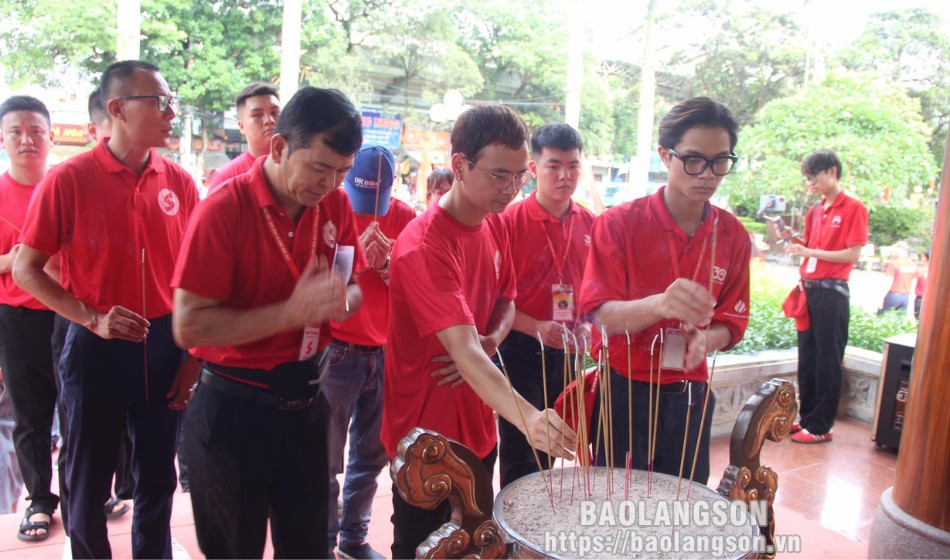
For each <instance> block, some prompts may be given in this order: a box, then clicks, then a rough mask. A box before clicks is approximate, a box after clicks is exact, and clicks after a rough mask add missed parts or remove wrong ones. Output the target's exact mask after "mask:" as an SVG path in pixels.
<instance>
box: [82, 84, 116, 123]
mask: <svg viewBox="0 0 950 560" xmlns="http://www.w3.org/2000/svg"><path fill="white" fill-rule="evenodd" d="M88 107H89V121H90V122H94V123H96V124H99V123H100V122H102V121H103V120H104V119H109V122H112V115H110V114H109V111H106V104H105V103H104V102H103V101H102V90H101V89H100V88H96V89H94V90H92V93H90V94H89V105H88Z"/></svg>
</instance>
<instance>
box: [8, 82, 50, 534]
mask: <svg viewBox="0 0 950 560" xmlns="http://www.w3.org/2000/svg"><path fill="white" fill-rule="evenodd" d="M0 134H2V136H0V147H2V148H3V150H4V151H6V152H7V155H8V156H9V158H10V170H9V171H7V172H6V173H4V174H3V175H2V176H0V370H3V384H4V387H5V390H6V398H7V399H9V400H10V404H11V405H12V408H13V420H14V421H15V422H16V423H15V424H14V428H13V444H14V447H15V449H16V457H17V462H18V463H19V466H20V472H21V473H22V475H23V482H24V483H25V484H26V489H27V492H28V494H29V495H28V499H29V501H30V505H29V507H28V508H27V510H26V514H25V515H24V516H23V522H22V523H21V524H20V529H19V531H18V532H17V537H18V538H19V539H20V540H25V541H42V540H46V539H47V537H49V523H50V517H51V516H52V515H53V512H54V511H56V507H57V506H58V505H59V498H58V497H57V496H56V494H54V493H53V492H52V491H51V489H50V485H51V484H52V477H53V466H52V453H51V452H50V434H51V430H52V427H53V415H54V414H55V410H56V399H57V395H58V389H57V387H58V385H59V384H58V383H57V379H56V375H57V374H56V364H55V363H54V356H53V346H52V341H53V332H54V326H53V325H54V321H55V316H56V314H55V313H53V312H52V311H50V310H49V308H48V307H47V306H45V305H43V304H42V303H40V302H39V301H37V299H36V298H34V297H33V296H32V295H31V294H29V293H27V292H25V291H23V289H21V288H20V287H19V286H17V285H16V284H15V283H14V282H13V275H12V274H11V271H12V270H13V261H14V258H15V257H16V254H17V252H18V251H19V249H20V245H19V244H18V238H19V236H20V232H21V231H22V229H23V222H24V220H25V218H26V210H27V207H29V205H30V199H31V198H32V196H33V192H34V189H35V188H36V185H37V183H39V182H40V181H41V180H42V179H43V177H45V176H46V158H47V156H48V155H49V150H50V146H52V143H53V133H52V131H51V127H50V116H49V111H48V110H47V109H46V106H45V105H43V102H42V101H40V100H39V99H36V98H35V97H29V96H25V95H17V96H14V97H11V98H9V99H7V100H6V101H4V102H3V104H2V105H0Z"/></svg>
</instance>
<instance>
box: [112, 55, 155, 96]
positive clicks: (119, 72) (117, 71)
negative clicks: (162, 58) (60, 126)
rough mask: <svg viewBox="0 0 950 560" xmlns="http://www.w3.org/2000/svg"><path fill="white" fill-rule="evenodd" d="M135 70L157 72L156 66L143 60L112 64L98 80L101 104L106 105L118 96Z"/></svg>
mask: <svg viewBox="0 0 950 560" xmlns="http://www.w3.org/2000/svg"><path fill="white" fill-rule="evenodd" d="M136 70H145V71H146V72H158V66H155V65H154V64H152V63H151V62H145V61H144V60H123V61H121V62H116V63H115V64H112V65H111V66H109V67H108V68H106V71H105V72H103V73H102V80H100V82H99V83H100V89H101V90H102V93H100V95H102V104H103V106H104V105H106V104H107V103H108V102H109V100H110V99H115V98H116V97H118V96H119V93H120V92H119V90H120V89H121V88H122V86H124V85H127V84H128V81H129V79H130V78H131V77H132V75H133V74H135V71H136Z"/></svg>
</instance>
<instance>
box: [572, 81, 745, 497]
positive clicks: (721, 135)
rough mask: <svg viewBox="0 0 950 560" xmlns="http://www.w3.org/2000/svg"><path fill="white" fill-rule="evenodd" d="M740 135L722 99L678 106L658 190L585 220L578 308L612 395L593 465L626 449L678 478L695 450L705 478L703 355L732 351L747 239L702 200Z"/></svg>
mask: <svg viewBox="0 0 950 560" xmlns="http://www.w3.org/2000/svg"><path fill="white" fill-rule="evenodd" d="M737 129H738V124H737V122H736V120H735V119H734V118H733V116H732V114H731V113H730V112H729V110H728V109H727V108H726V107H725V106H723V105H722V104H720V103H717V102H715V101H713V100H711V99H709V98H705V97H698V98H693V99H688V100H686V101H683V102H680V103H679V104H677V105H676V106H675V107H673V108H672V109H671V110H670V112H669V113H667V114H666V116H664V117H663V119H662V120H661V121H660V130H659V146H658V148H657V151H658V152H659V154H660V157H661V158H662V160H663V163H664V165H665V166H666V167H667V169H668V170H669V180H668V182H667V184H666V185H665V186H664V187H662V188H661V189H660V190H659V191H657V192H656V193H655V194H653V195H650V196H648V197H645V198H640V199H637V200H634V201H631V202H628V203H626V204H622V205H620V206H617V207H614V208H612V209H610V210H608V211H607V212H605V213H604V214H602V215H600V216H599V217H598V218H597V220H596V221H595V222H594V227H593V233H592V241H591V250H590V255H589V257H588V260H587V269H586V271H585V274H584V284H583V286H582V288H581V311H582V312H583V313H590V314H591V316H592V317H593V322H594V324H595V326H596V327H597V328H595V343H594V352H595V354H596V353H597V352H599V351H600V350H601V349H602V348H603V347H604V345H605V342H604V341H603V340H602V339H601V336H600V332H599V331H600V329H605V330H606V333H607V335H608V340H607V341H606V343H607V344H609V348H608V350H609V352H607V353H606V355H609V358H610V361H609V364H608V365H609V370H610V371H609V375H610V383H609V386H610V387H611V390H612V393H611V395H610V400H609V401H607V402H600V403H599V406H601V407H604V406H606V407H610V408H611V409H612V414H608V415H606V417H610V416H612V417H613V424H612V435H613V440H612V441H611V442H609V443H610V452H602V453H600V454H599V457H598V463H599V464H601V465H603V464H606V460H607V457H610V458H612V459H613V463H614V464H613V465H612V466H617V467H620V466H623V465H624V464H625V463H624V458H625V457H626V454H627V453H628V452H631V466H632V468H635V469H654V470H656V471H657V472H662V473H666V474H671V475H674V476H676V475H677V474H679V473H680V464H681V460H682V457H683V454H684V452H685V456H686V457H687V463H686V469H685V470H686V472H685V473H683V475H684V476H689V475H690V473H691V472H692V471H693V467H692V464H691V463H692V461H693V457H694V455H695V454H696V453H695V450H696V446H697V444H698V445H699V452H698V464H697V465H696V467H695V475H694V480H696V481H697V482H700V483H703V484H705V483H706V481H707V479H708V478H709V430H710V423H711V420H710V419H711V417H712V412H713V409H714V405H715V399H714V398H713V397H712V394H711V392H710V391H709V387H708V380H709V377H710V372H709V371H708V370H707V365H706V355H707V354H708V353H710V352H713V351H716V350H724V349H728V348H731V347H733V346H734V345H736V344H737V343H738V342H739V341H740V340H741V339H742V336H743V334H744V333H745V328H746V325H747V324H748V321H749V256H750V253H751V246H750V243H749V235H748V233H747V232H746V230H745V228H744V227H743V226H742V224H740V223H739V221H738V220H737V219H736V218H735V216H733V215H732V214H730V213H729V212H726V211H725V210H723V209H721V208H717V207H715V206H713V205H712V204H710V203H709V200H710V198H712V196H713V195H714V194H715V193H716V189H717V188H718V187H719V184H720V182H722V179H723V177H725V176H726V175H728V174H729V173H730V172H731V171H732V168H733V166H734V165H735V163H736V160H737V157H736V155H735V152H734V150H735V146H736V143H737V141H738V137H737V132H736V131H737ZM628 335H629V338H628ZM628 340H629V342H628ZM628 344H629V348H628ZM628 350H629V355H630V359H629V361H628V359H627V356H628ZM661 358H662V360H661ZM628 391H629V392H632V399H633V400H632V402H631V401H630V400H629V399H628V396H627V395H628ZM651 395H652V397H651ZM629 407H632V411H631V410H630V408H629ZM690 407H692V410H689V408H690ZM631 412H632V418H633V420H632V425H631V422H630V421H629V420H628V418H629V415H630V413H631ZM688 412H689V414H688ZM704 413H705V414H704ZM593 417H594V418H598V415H597V412H596V411H595V412H594V415H593ZM687 417H688V418H689V421H688V423H687ZM594 424H595V425H596V422H595V423H594ZM650 427H653V430H652V432H653V433H655V436H653V435H652V434H651V433H650V432H651V430H649V429H648V428H650ZM592 431H593V430H592ZM631 431H632V438H631V437H630V436H631ZM700 432H701V433H700ZM607 433H610V431H607ZM591 435H592V440H593V441H596V439H594V438H602V436H601V435H600V434H596V433H592V434H591ZM631 439H632V442H633V449H630V442H631ZM684 441H685V447H686V449H685V450H684ZM651 447H652V448H653V451H652V453H648V448H651ZM601 449H603V446H602V447H601Z"/></svg>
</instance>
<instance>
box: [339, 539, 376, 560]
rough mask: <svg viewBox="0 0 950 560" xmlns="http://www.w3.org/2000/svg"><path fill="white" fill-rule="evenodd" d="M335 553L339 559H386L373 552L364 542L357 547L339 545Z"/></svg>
mask: <svg viewBox="0 0 950 560" xmlns="http://www.w3.org/2000/svg"><path fill="white" fill-rule="evenodd" d="M336 552H337V554H339V555H340V557H341V558H351V559H353V560H382V559H384V558H386V557H385V556H383V555H382V554H380V553H378V552H376V551H375V550H373V547H371V546H370V545H369V543H365V542H364V543H361V544H358V545H349V544H340V546H338V547H336Z"/></svg>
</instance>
